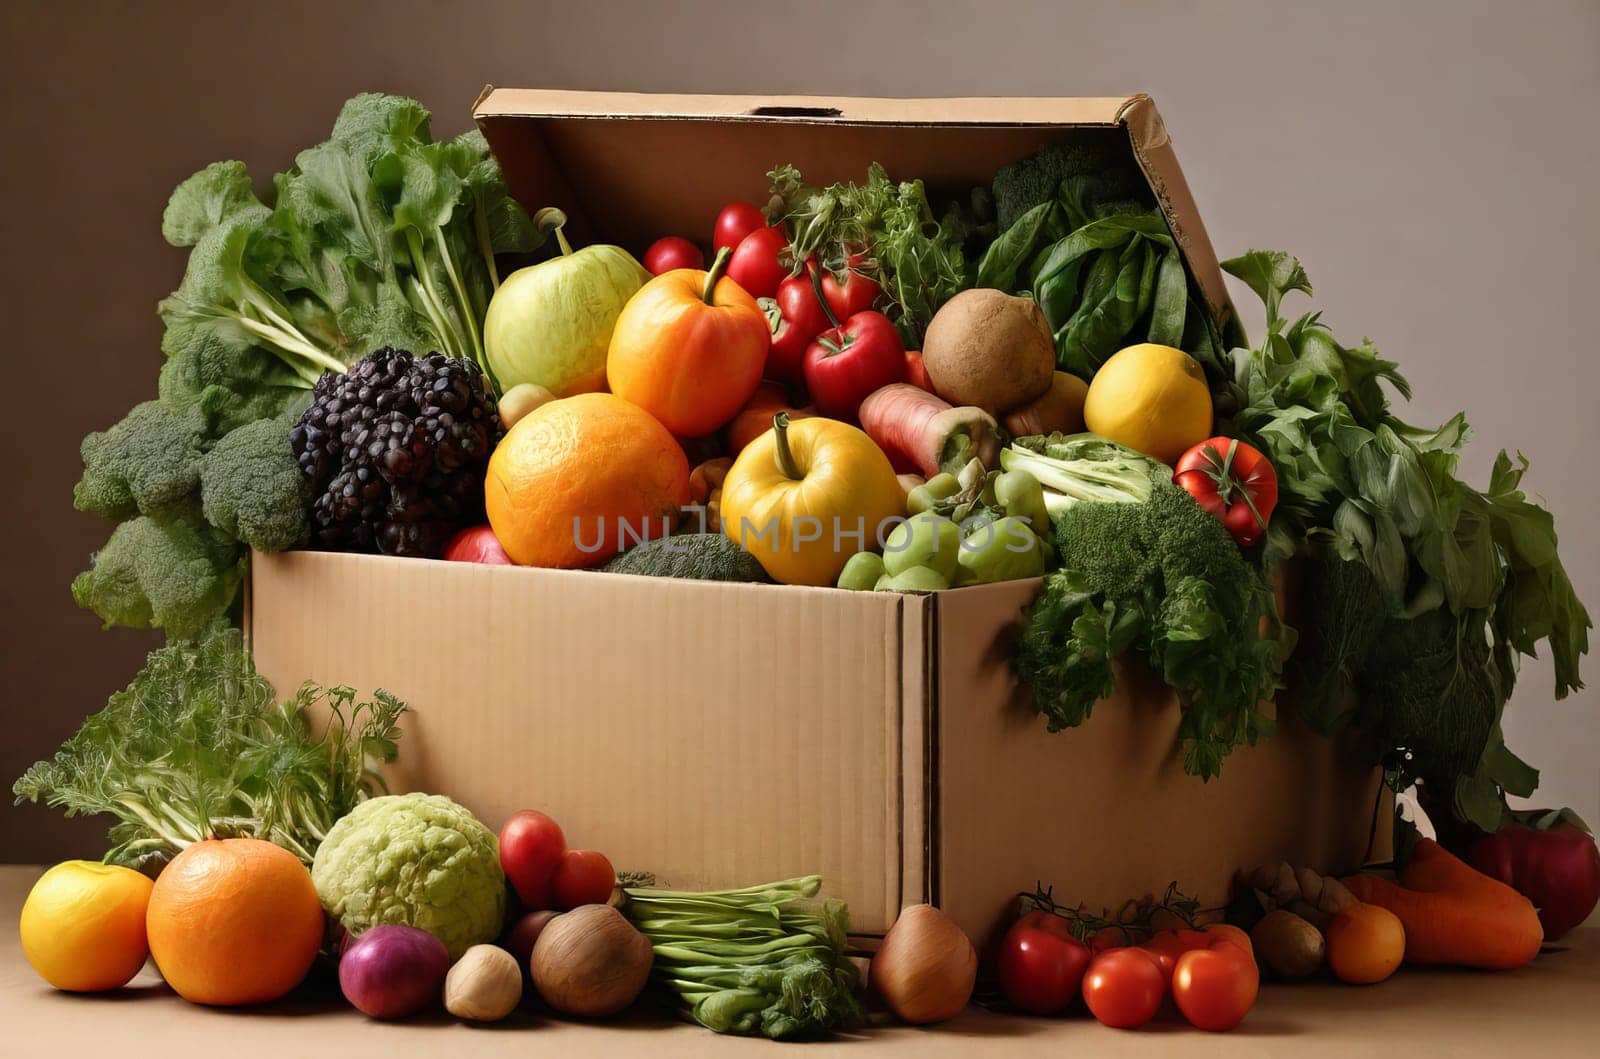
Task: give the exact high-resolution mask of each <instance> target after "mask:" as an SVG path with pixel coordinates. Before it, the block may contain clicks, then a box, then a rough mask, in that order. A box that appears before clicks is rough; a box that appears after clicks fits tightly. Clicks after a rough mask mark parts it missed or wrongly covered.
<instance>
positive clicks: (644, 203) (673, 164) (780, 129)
mask: <svg viewBox="0 0 1600 1059" xmlns="http://www.w3.org/2000/svg"><path fill="white" fill-rule="evenodd" d="M473 117H474V119H475V120H476V121H477V122H478V125H479V127H480V128H482V129H483V132H484V135H485V136H486V137H487V138H488V141H489V145H490V147H491V148H492V149H493V150H494V153H495V155H496V157H498V158H499V160H500V164H501V166H502V168H503V169H504V170H505V174H506V179H507V182H508V183H509V185H510V188H511V193H512V194H513V195H514V196H515V197H516V198H517V199H518V200H519V201H521V202H522V203H523V204H524V205H526V206H528V207H530V208H537V207H539V206H545V205H556V206H560V207H561V208H562V209H563V210H565V211H566V212H567V215H568V217H569V221H570V225H569V231H571V232H572V233H573V234H574V235H576V236H577V237H578V238H580V239H596V238H598V239H606V240H610V241H613V242H616V243H619V244H621V245H623V246H625V247H628V248H629V249H632V250H635V251H640V250H643V248H644V247H645V246H647V245H648V244H649V243H650V242H652V241H654V240H655V239H657V238H659V237H660V236H662V235H669V234H685V235H691V236H692V235H694V234H695V233H698V232H701V231H705V230H708V229H709V228H710V225H711V220H712V218H713V217H715V215H716V212H717V210H718V209H720V208H721V206H722V205H724V204H725V203H727V202H731V201H735V200H745V201H752V202H758V203H759V202H764V201H765V200H766V198H767V194H768V188H767V182H766V172H767V170H768V169H770V168H772V167H773V166H776V165H778V164H781V163H784V162H788V163H791V164H793V165H795V166H796V167H798V168H799V170H800V171H801V172H802V173H803V174H805V176H806V178H807V180H808V181H809V182H812V183H816V184H819V185H821V184H827V183H832V182H834V181H839V180H860V179H862V177H863V176H864V175H865V173H866V170H867V166H868V165H869V164H870V163H872V162H879V163H881V164H882V165H883V166H884V168H885V169H887V170H888V171H889V174H890V175H891V176H893V177H895V178H897V179H914V178H920V179H922V180H923V181H924V182H925V183H926V184H927V186H928V187H929V188H931V189H942V190H945V191H961V190H965V189H966V188H970V187H972V186H976V185H979V184H983V185H987V184H988V183H989V182H990V180H991V179H992V178H993V176H994V172H995V170H996V169H998V168H999V167H1000V166H1002V165H1006V164H1008V163H1011V162H1016V161H1020V160H1021V159H1023V158H1026V157H1028V156H1029V155H1031V154H1033V153H1034V152H1035V151H1037V150H1038V149H1039V148H1040V147H1043V146H1044V145H1045V144H1046V143H1049V142H1050V141H1052V140H1054V139H1056V138H1058V137H1059V136H1061V135H1062V134H1063V132H1065V131H1067V130H1077V131H1078V134H1080V135H1083V136H1090V137H1104V138H1107V139H1108V140H1113V141H1115V142H1118V143H1125V144H1126V145H1127V148H1128V150H1129V151H1130V153H1131V154H1132V156H1133V158H1134V160H1135V161H1136V163H1137V164H1138V166H1139V169H1140V171H1141V172H1143V174H1144V176H1145V178H1146V180H1148V181H1149V184H1150V188H1151V191H1152V193H1153V194H1154V197H1155V200H1156V202H1157V203H1158V204H1159V205H1160V207H1161V210H1162V212H1163V213H1164V214H1165V215H1166V218H1167V224H1168V225H1169V227H1170V228H1171V229H1172V233H1173V236H1174V237H1175V238H1176V240H1177V242H1178V246H1179V248H1180V249H1181V250H1182V252H1183V256H1184V260H1185V263H1186V264H1187V265H1188V267H1189V272H1190V274H1191V276H1193V278H1194V281H1195V285H1196V287H1197V288H1198V289H1199V291H1200V294H1201V295H1202V296H1203V297H1204V298H1205V301H1206V304H1207V306H1208V307H1209V308H1210V310H1211V313H1212V316H1213V317H1214V318H1215V320H1216V322H1217V324H1218V325H1219V326H1221V325H1222V324H1223V323H1225V322H1226V321H1227V320H1228V319H1230V318H1231V316H1232V314H1233V308H1232V305H1231V303H1230V302H1229V300H1228V292H1227V288H1226V287H1225V285H1224V284H1223V279H1222V270H1221V268H1220V267H1219V266H1218V263H1217V257H1216V252H1215V251H1214V250H1213V249H1212V246H1211V239H1210V237H1209V236H1208V235H1207V234H1206V229H1205V225H1204V223H1203V222H1202V221H1201V219H1200V213H1199V210H1198V209H1197V208H1196V206H1195V202H1194V197H1193V195H1192V194H1191V193H1190V191H1189V186H1188V183H1187V182H1186V181H1185V180H1184V178H1183V172H1182V170H1181V169H1179V167H1178V161H1177V155H1176V154H1175V153H1174V151H1173V148H1172V141H1171V138H1170V137H1169V136H1168V135H1167V130H1166V126H1165V125H1164V124H1163V123H1162V121H1161V116H1160V114H1159V113H1157V111H1156V108H1155V104H1154V103H1153V102H1152V101H1151V99H1150V97H1149V96H1146V95H1142V94H1140V95H1133V96H1126V97H1085V98H1016V99H1012V98H1004V97H966V98H952V99H869V98H853V97H841V96H722V95H657V94H645V93H633V92H569V91H562V90H553V89H520V88H495V87H492V86H491V87H488V88H485V89H484V91H483V94H482V95H480V96H479V98H478V101H477V103H476V104H475V105H474V107H473Z"/></svg>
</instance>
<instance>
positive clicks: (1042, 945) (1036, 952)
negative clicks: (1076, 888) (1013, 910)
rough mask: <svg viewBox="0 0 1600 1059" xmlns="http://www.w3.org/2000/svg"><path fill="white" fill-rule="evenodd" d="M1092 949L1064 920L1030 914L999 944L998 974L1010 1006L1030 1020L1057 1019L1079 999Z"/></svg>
mask: <svg viewBox="0 0 1600 1059" xmlns="http://www.w3.org/2000/svg"><path fill="white" fill-rule="evenodd" d="M1088 966H1089V947H1088V946H1087V945H1085V944H1084V943H1083V942H1081V941H1079V940H1078V939H1077V938H1074V937H1073V936H1072V931H1071V930H1070V929H1069V928H1068V927H1067V922H1066V920H1064V919H1062V918H1061V917H1060V916H1057V915H1052V914H1051V913H1049V912H1029V913H1028V914H1027V915H1025V916H1023V917H1022V918H1021V919H1019V920H1017V921H1016V922H1015V923H1013V924H1012V925H1011V929H1010V930H1008V931H1006V936H1005V938H1004V940H1002V941H1001V943H1000V956H999V960H998V961H997V963H996V968H995V969H996V971H997V972H998V974H999V978H1000V991H1001V992H1002V993H1003V994H1005V998H1006V1000H1007V1001H1009V1002H1010V1004H1011V1006H1012V1007H1014V1008H1016V1009H1017V1010H1018V1011H1025V1012H1027V1013H1028V1014H1030V1015H1059V1014H1060V1013H1061V1012H1063V1011H1065V1010H1066V1009H1067V1008H1068V1007H1070V1006H1071V1005H1072V1002H1073V1001H1074V1000H1075V999H1077V996H1078V989H1079V986H1080V985H1081V984H1082V983H1083V972H1084V971H1085V970H1086V969H1087V968H1088Z"/></svg>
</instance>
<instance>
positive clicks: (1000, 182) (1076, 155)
mask: <svg viewBox="0 0 1600 1059" xmlns="http://www.w3.org/2000/svg"><path fill="white" fill-rule="evenodd" d="M1063 181H1069V182H1070V184H1069V187H1068V188H1067V189H1063V187H1062V182H1063ZM1064 190H1066V191H1070V193H1071V195H1072V197H1073V199H1074V203H1075V209H1076V210H1078V211H1081V212H1082V213H1083V214H1084V216H1082V217H1079V218H1075V223H1077V224H1081V223H1083V222H1084V221H1087V220H1093V219H1094V218H1096V217H1100V216H1104V215H1105V214H1106V213H1108V212H1112V213H1114V212H1121V211H1122V210H1124V209H1128V208H1134V209H1146V208H1148V205H1149V204H1148V202H1146V201H1144V200H1145V199H1147V198H1148V194H1147V191H1146V189H1145V185H1144V181H1143V180H1142V179H1141V178H1140V177H1139V175H1138V173H1137V172H1136V171H1135V170H1134V169H1133V166H1132V164H1131V162H1130V161H1129V160H1128V159H1127V158H1126V157H1124V156H1121V155H1118V154H1115V153H1114V152H1112V151H1111V150H1110V149H1109V145H1106V144H1100V143H1085V142H1082V141H1081V140H1071V141H1069V140H1057V141H1056V142H1054V143H1050V144H1046V145H1045V146H1044V147H1043V148H1041V149H1040V150H1039V152H1038V153H1036V154H1034V155H1033V156H1031V157H1029V158H1024V159H1023V160H1022V161H1020V162H1013V163H1012V164H1010V165H1007V166H1001V167H1000V169H999V170H998V171H997V172H996V173H995V175H994V202H995V209H996V212H997V213H998V219H999V225H1000V231H1002V232H1004V231H1005V230H1006V229H1007V228H1010V227H1011V225H1012V223H1013V222H1014V221H1015V220H1016V219H1017V218H1018V217H1021V216H1022V215H1023V214H1024V213H1027V212H1028V211H1029V210H1031V209H1033V208H1034V207H1035V206H1037V205H1039V203H1041V202H1049V201H1052V200H1055V199H1059V198H1060V197H1061V196H1062V194H1063V192H1064Z"/></svg>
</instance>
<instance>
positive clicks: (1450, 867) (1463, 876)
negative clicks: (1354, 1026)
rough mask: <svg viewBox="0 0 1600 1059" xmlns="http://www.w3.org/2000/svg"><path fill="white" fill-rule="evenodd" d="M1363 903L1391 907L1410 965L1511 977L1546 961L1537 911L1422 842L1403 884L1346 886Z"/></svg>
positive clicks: (1363, 880) (1354, 879)
mask: <svg viewBox="0 0 1600 1059" xmlns="http://www.w3.org/2000/svg"><path fill="white" fill-rule="evenodd" d="M1344 884H1345V886H1346V887H1347V888H1348V889H1349V890H1350V892H1351V893H1353V894H1355V896H1356V899H1357V900H1360V901H1365V902H1367V903H1369V904H1375V905H1379V906H1381V907H1383V908H1387V909H1388V910H1389V911H1391V912H1393V913H1394V914H1395V915H1397V916H1399V917H1400V922H1401V924H1402V925H1403V926H1404V927H1405V928H1406V956H1405V959H1406V962H1407V963H1411V964H1449V965H1452V966H1459V967H1481V968H1485V969H1488V970H1510V969H1511V968H1513V967H1521V966H1522V965H1523V964H1525V963H1527V962H1528V961H1529V960H1531V959H1533V958H1534V957H1535V956H1537V955H1538V954H1539V946H1540V945H1541V944H1542V943H1543V942H1544V929H1543V928H1542V927H1541V926H1540V925H1539V913H1538V912H1537V911H1535V910H1534V907H1533V904H1532V903H1531V902H1530V901H1529V900H1528V899H1527V898H1526V897H1523V896H1522V895H1521V894H1519V893H1517V891H1515V890H1513V889H1512V888H1511V887H1509V886H1507V885H1505V884H1504V883H1502V882H1499V881H1498V880H1495V879H1491V878H1489V877H1488V876H1487V875H1484V874H1482V873H1481V872H1478V871H1476V870H1474V869H1473V868H1472V867H1470V866H1469V865H1467V864H1465V863H1463V862H1462V861H1460V860H1458V859H1456V858H1455V857H1454V856H1452V855H1451V854H1450V853H1449V852H1447V851H1446V850H1445V848H1444V847H1443V846H1441V845H1439V843H1437V842H1435V841H1433V840H1432V839H1430V838H1425V839H1421V840H1419V841H1418V842H1417V845H1416V848H1415V850H1413V851H1412V854H1411V861H1410V863H1409V864H1407V865H1406V867H1405V870H1404V871H1402V872H1401V873H1400V881H1399V882H1398V883H1394V882H1390V881H1389V880H1387V879H1380V878H1378V877H1377V876H1375V875H1352V876H1350V877H1349V878H1347V879H1345V880H1344Z"/></svg>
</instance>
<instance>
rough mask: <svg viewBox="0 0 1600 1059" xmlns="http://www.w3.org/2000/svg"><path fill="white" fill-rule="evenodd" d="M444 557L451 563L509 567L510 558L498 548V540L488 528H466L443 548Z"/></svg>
mask: <svg viewBox="0 0 1600 1059" xmlns="http://www.w3.org/2000/svg"><path fill="white" fill-rule="evenodd" d="M444 557H445V559H447V560H448V561H450V562H453V563H493V564H498V565H502V566H511V565H512V562H511V556H509V555H507V554H506V550H505V549H504V548H502V547H501V546H500V538H498V537H496V536H495V535H494V530H492V529H490V528H489V527H488V526H468V527H467V528H466V529H464V530H462V531H461V532H460V533H457V534H456V535H455V536H454V537H451V538H450V540H449V541H448V542H447V543H446V544H445V546H444Z"/></svg>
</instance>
